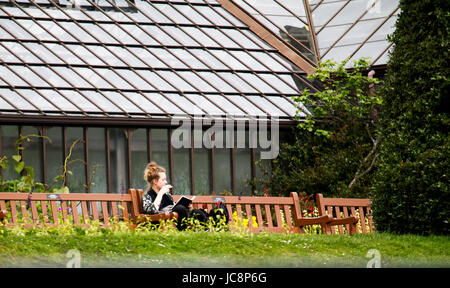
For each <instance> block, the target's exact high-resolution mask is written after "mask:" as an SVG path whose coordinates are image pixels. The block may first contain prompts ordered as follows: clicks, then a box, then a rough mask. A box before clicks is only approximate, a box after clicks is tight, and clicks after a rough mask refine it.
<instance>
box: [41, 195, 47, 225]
mask: <svg viewBox="0 0 450 288" xmlns="http://www.w3.org/2000/svg"><path fill="white" fill-rule="evenodd" d="M39 202H40V203H41V210H42V221H43V223H46V224H47V223H48V222H49V217H48V211H47V202H46V201H39Z"/></svg>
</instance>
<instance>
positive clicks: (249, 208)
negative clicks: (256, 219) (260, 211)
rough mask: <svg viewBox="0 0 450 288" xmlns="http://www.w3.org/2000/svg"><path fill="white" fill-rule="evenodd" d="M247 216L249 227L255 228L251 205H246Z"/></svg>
mask: <svg viewBox="0 0 450 288" xmlns="http://www.w3.org/2000/svg"><path fill="white" fill-rule="evenodd" d="M245 214H247V220H248V227H253V214H252V206H251V205H250V204H245Z"/></svg>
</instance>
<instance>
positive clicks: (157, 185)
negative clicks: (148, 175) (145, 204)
mask: <svg viewBox="0 0 450 288" xmlns="http://www.w3.org/2000/svg"><path fill="white" fill-rule="evenodd" d="M158 175H159V179H158V180H157V179H153V190H155V192H159V190H161V188H162V187H164V186H165V185H167V180H166V173H164V172H160V173H158Z"/></svg>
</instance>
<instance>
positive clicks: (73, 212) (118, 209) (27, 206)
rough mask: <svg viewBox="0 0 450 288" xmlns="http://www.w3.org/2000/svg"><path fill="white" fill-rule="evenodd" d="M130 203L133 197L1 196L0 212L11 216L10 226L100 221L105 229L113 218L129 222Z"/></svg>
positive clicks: (110, 195)
mask: <svg viewBox="0 0 450 288" xmlns="http://www.w3.org/2000/svg"><path fill="white" fill-rule="evenodd" d="M130 204H131V196H130V195H129V194H100V193H70V194H59V193H58V194H51V193H7V192H1V193H0V210H4V211H6V213H8V216H7V217H6V218H7V219H8V220H7V221H8V223H7V224H6V225H8V226H11V225H15V224H18V223H25V227H27V226H34V225H44V224H45V225H49V226H54V225H58V224H61V223H62V221H64V222H66V221H69V223H72V224H75V225H80V226H86V225H89V224H90V223H92V221H98V222H99V224H100V225H101V226H108V225H109V224H110V223H111V222H110V220H113V219H114V220H115V221H119V220H124V221H126V222H128V221H129V219H130V213H129V208H128V206H129V205H130Z"/></svg>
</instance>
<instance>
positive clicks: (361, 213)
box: [358, 207, 367, 233]
mask: <svg viewBox="0 0 450 288" xmlns="http://www.w3.org/2000/svg"><path fill="white" fill-rule="evenodd" d="M358 211H359V221H360V222H361V229H362V232H363V233H367V229H366V221H365V220H366V218H365V217H364V211H363V208H362V207H359V208H358Z"/></svg>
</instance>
